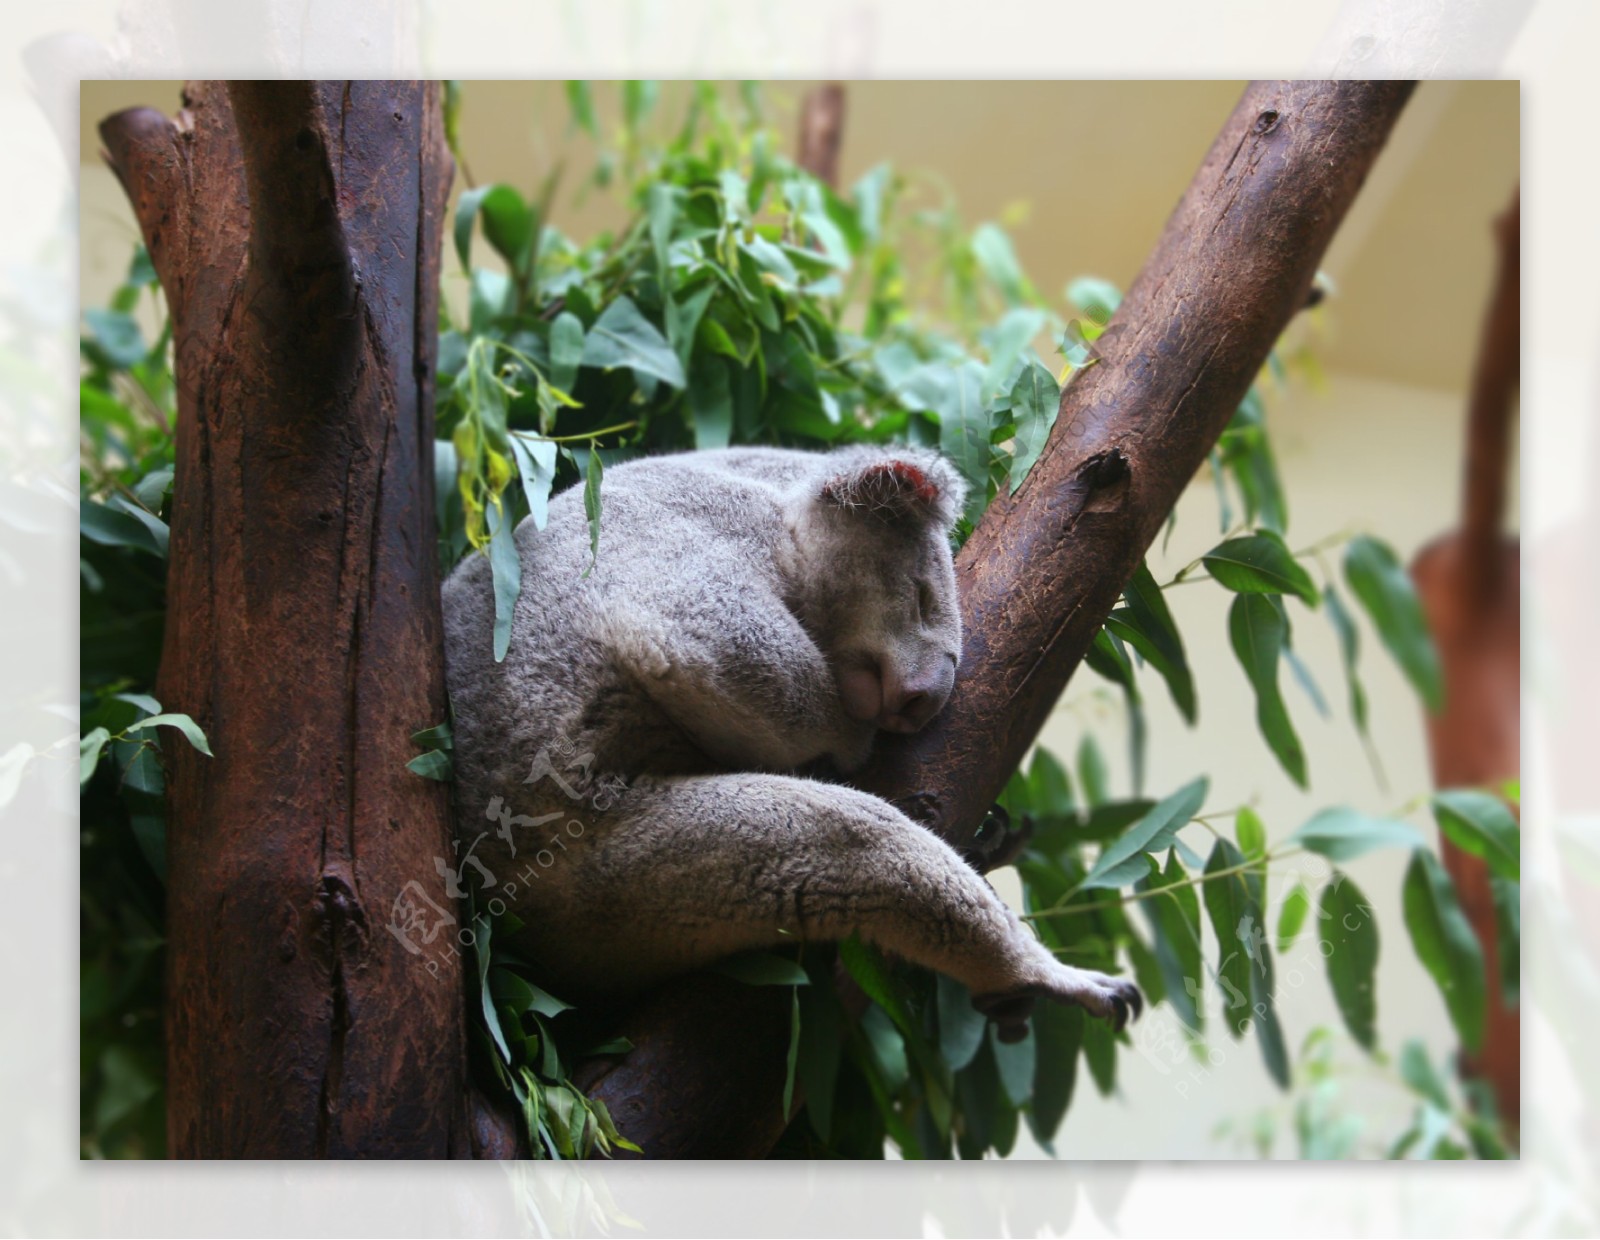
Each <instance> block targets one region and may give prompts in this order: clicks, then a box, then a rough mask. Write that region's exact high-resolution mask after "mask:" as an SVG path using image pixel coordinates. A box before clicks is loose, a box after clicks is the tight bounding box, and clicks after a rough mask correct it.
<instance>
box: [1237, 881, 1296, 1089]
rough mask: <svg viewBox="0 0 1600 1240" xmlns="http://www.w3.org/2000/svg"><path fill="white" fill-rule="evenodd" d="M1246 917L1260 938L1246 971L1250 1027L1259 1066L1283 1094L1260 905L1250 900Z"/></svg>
mask: <svg viewBox="0 0 1600 1240" xmlns="http://www.w3.org/2000/svg"><path fill="white" fill-rule="evenodd" d="M1247 885H1248V884H1247ZM1249 913H1250V916H1251V917H1253V918H1254V920H1255V921H1256V923H1257V927H1258V928H1257V930H1256V933H1258V934H1260V935H1261V938H1260V940H1259V941H1258V943H1257V944H1256V955H1255V959H1254V960H1253V961H1252V962H1251V968H1250V1004H1251V1007H1252V1008H1253V1010H1254V1013H1255V1020H1254V1022H1253V1023H1254V1024H1255V1027H1256V1045H1257V1046H1258V1047H1259V1048H1260V1050H1261V1061H1262V1063H1264V1064H1266V1066H1267V1075H1268V1076H1270V1077H1271V1078H1272V1079H1273V1080H1274V1081H1275V1082H1277V1085H1278V1088H1279V1089H1283V1090H1287V1089H1288V1088H1289V1082H1290V1073H1289V1050H1288V1047H1287V1046H1286V1045H1285V1044H1284V1037H1283V1025H1282V1023H1281V1022H1280V1021H1279V1019H1278V992H1277V981H1276V977H1275V971H1274V967H1273V962H1272V948H1271V947H1270V946H1269V945H1268V944H1267V941H1266V935H1265V927H1261V926H1260V925H1259V923H1260V921H1261V907H1260V904H1259V903H1258V902H1256V901H1254V900H1252V901H1251V903H1250V905H1249Z"/></svg>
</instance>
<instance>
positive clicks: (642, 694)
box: [444, 448, 1139, 1036]
mask: <svg viewBox="0 0 1600 1240" xmlns="http://www.w3.org/2000/svg"><path fill="white" fill-rule="evenodd" d="M962 494H963V485H962V482H961V480H960V478H959V476H958V475H957V474H956V473H955V471H954V470H953V469H952V468H951V467H950V465H949V464H948V463H947V462H945V461H944V460H942V459H941V458H939V457H938V456H936V455H934V454H932V453H929V452H923V451H919V450H916V449H893V450H886V449H876V448H849V449H844V450H841V451H838V452H834V453H829V454H814V453H805V452H796V451H786V450H780V449H765V448H743V449H730V450H726V451H720V452H700V453H690V454H687V455H682V456H671V457H655V458H649V459H645V460H640V461H634V462H630V463H628V464H625V465H620V466H617V467H615V468H613V469H611V470H609V471H607V473H606V475H605V480H604V484H603V487H602V495H603V499H604V514H603V519H602V521H601V533H600V546H599V555H598V558H597V561H596V563H595V567H594V569H593V571H592V572H591V573H590V575H589V576H588V577H587V578H585V577H584V576H583V572H584V569H585V568H586V567H587V566H588V564H589V559H590V551H589V530H588V526H587V521H586V518H585V515H584V512H583V506H582V498H581V493H580V490H579V489H577V488H575V489H573V490H570V491H567V492H565V493H563V494H562V495H559V496H557V497H556V498H555V499H554V500H552V501H551V504H550V512H549V521H548V524H547V526H546V528H545V529H543V530H537V529H535V528H534V526H533V524H532V522H531V521H524V522H523V523H522V525H521V526H520V527H519V528H518V529H517V532H516V542H517V548H518V553H519V555H520V557H521V563H522V593H521V597H520V598H519V600H518V602H517V605H516V611H515V613H514V617H513V624H512V632H511V644H510V649H509V651H508V653H507V655H506V658H505V660H504V662H503V663H499V664H497V663H495V661H494V656H493V650H492V631H493V627H494V599H493V587H492V581H491V575H490V570H489V564H488V562H487V560H486V558H485V557H483V556H472V557H470V558H469V559H468V560H467V561H466V562H465V563H463V564H462V565H461V566H460V567H459V568H458V569H457V570H456V571H455V572H454V573H453V574H452V575H451V577H450V579H449V580H448V581H447V582H446V584H445V587H444V613H445V651H446V659H447V669H448V679H449V687H450V698H451V705H452V707H453V710H454V716H455V728H456V742H455V745H456V749H455V762H456V778H457V787H456V796H457V813H458V835H459V837H460V840H459V843H458V851H459V852H460V854H461V855H462V857H463V858H465V856H466V855H467V853H468V852H469V851H470V853H471V856H472V857H473V858H475V859H476V860H475V862H473V863H472V864H474V865H475V866H476V867H477V868H478V871H479V874H480V880H482V878H483V876H485V875H487V876H492V877H493V878H494V880H495V887H494V888H487V889H486V890H485V893H484V894H485V897H492V896H495V895H497V894H498V895H499V896H500V897H501V898H503V899H505V900H506V903H507V906H508V907H510V908H511V909H512V910H513V911H514V912H516V914H517V915H518V917H519V918H520V919H521V921H522V922H523V923H524V927H525V928H524V929H523V930H522V931H521V934H520V937H519V940H518V943H517V946H518V948H519V949H520V950H521V951H522V952H524V953H526V954H527V955H528V956H529V957H530V958H531V959H532V960H533V961H534V962H535V963H536V965H537V966H538V968H539V969H540V971H541V975H542V976H543V977H545V978H547V979H548V981H549V984H550V986H551V987H552V988H553V989H554V990H555V991H556V992H557V993H560V994H566V995H572V996H577V997H583V996H588V995H597V994H605V993H618V992H627V991H631V990H634V989H638V988H641V987H644V986H648V985H650V984H652V983H655V982H657V981H660V980H662V979H664V978H667V977H670V976H672V975H673V974H676V973H680V972H683V971H686V970H689V969H693V968H695V967H698V966H702V965H706V964H708V963H711V962H712V961H714V960H716V959H718V958H719V957H722V956H726V955H728V954H730V953H733V952H736V951H741V950H745V949H751V948H769V947H775V946H779V945H782V944H785V943H794V942H796V941H798V940H802V939H813V940H827V939H837V938H841V937H844V936H846V935H848V934H851V933H860V934H861V935H862V936H863V937H864V938H866V939H868V940H869V941H872V942H875V943H877V944H879V945H880V946H882V947H884V948H885V949H887V950H889V951H891V952H894V953H895V954H897V955H900V956H902V957H905V958H906V959H909V960H912V961H915V962H917V963H919V964H922V965H926V966H927V967H929V968H933V969H937V970H939V971H941V972H943V973H946V974H948V975H949V976H951V977H953V978H955V979H957V980H958V981H960V982H962V983H964V984H965V985H966V986H967V987H968V988H970V990H971V991H972V993H973V994H974V995H975V996H977V1002H978V1004H979V1006H980V1007H981V1008H983V1009H984V1010H985V1011H987V1012H988V1013H989V1014H990V1015H991V1016H993V1018H994V1019H996V1020H997V1021H1000V1022H1001V1023H1002V1026H1003V1031H1004V1032H1005V1033H1007V1035H1008V1036H1015V1035H1017V1034H1018V1033H1019V1032H1020V1028H1021V1021H1022V1020H1023V1019H1025V1017H1026V1012H1027V1007H1028V997H1029V996H1032V995H1048V996H1050V997H1053V998H1055V999H1058V1000H1061V1001H1064V1002H1072V1003H1079V1004H1081V1005H1083V1006H1084V1007H1086V1008H1087V1009H1089V1010H1090V1011H1091V1012H1094V1013H1096V1014H1097V1015H1101V1016H1106V1017H1109V1018H1111V1019H1112V1020H1113V1021H1114V1022H1115V1023H1117V1024H1118V1025H1120V1024H1121V1023H1122V1022H1123V1021H1124V1020H1125V1019H1126V1017H1127V1015H1128V1012H1129V1010H1130V1009H1131V1010H1133V1011H1135V1012H1136V1011H1137V1009H1138V1003H1139V1000H1138V993H1137V991H1136V990H1134V988H1133V987H1131V986H1130V985H1129V984H1128V983H1127V982H1124V981H1121V980H1119V979H1115V978H1110V977H1106V976H1104V975H1102V974H1099V973H1092V972H1087V971H1085V970H1081V969H1074V968H1071V967H1069V966H1066V965H1063V964H1061V963H1060V962H1059V961H1057V960H1056V959H1055V958H1054V957H1053V956H1052V955H1051V953H1050V952H1049V950H1048V949H1046V948H1045V947H1044V946H1043V945H1042V944H1041V943H1040V942H1039V941H1038V939H1037V938H1036V937H1035V936H1034V935H1033V934H1032V933H1031V932H1030V931H1029V930H1027V929H1026V928H1025V927H1024V926H1023V925H1022V923H1021V922H1020V921H1018V919H1017V918H1016V916H1015V915H1014V914H1012V913H1011V911H1010V910H1009V909H1007V908H1006V907H1005V905H1004V904H1003V903H1002V901H1001V900H1000V899H999V898H998V897H997V896H996V895H995V893H994V891H993V889H992V888H991V887H990V886H989V885H988V883H987V882H985V881H984V880H983V879H982V878H981V877H980V876H979V875H977V874H976V873H974V872H973V871H972V870H971V869H970V868H969V867H968V866H967V865H966V864H965V863H964V862H963V860H962V858H961V857H960V856H959V855H958V854H957V853H956V852H955V851H954V850H953V849H951V848H950V847H949V846H948V845H946V844H945V843H944V842H943V841H941V840H940V839H938V838H937V837H935V836H934V835H933V834H932V833H930V832H928V831H926V830H925V829H923V828H922V827H920V826H918V825H917V824H916V823H914V822H913V821H911V820H910V819H909V818H907V817H906V816H905V815H904V814H902V813H900V811H898V810H897V809H895V808H894V807H893V806H891V805H889V804H888V803H887V802H885V801H883V800H880V799H878V798H876V797H872V796H868V795H867V794H865V793H862V792H858V791H855V790H854V789H850V788H846V787H842V786H839V785H837V784H834V783H828V782H823V781H822V780H819V779H815V778H809V777H806V776H804V775H797V774H795V772H797V771H801V770H804V769H807V768H812V769H816V768H817V767H818V766H831V767H833V768H835V769H837V770H840V771H849V770H851V769H854V768H855V767H857V766H859V765H860V764H861V763H862V762H863V761H864V760H865V759H866V757H867V754H868V752H869V750H870V747H871V744H872V738H873V735H874V734H875V732H876V731H877V730H878V728H879V727H893V728H895V729H896V730H900V731H911V730H914V729H915V728H916V727H918V726H921V725H922V724H924V723H926V721H927V718H928V717H930V716H931V715H932V713H934V712H935V711H937V709H938V708H939V707H940V706H942V705H943V702H944V700H945V698H946V697H947V696H948V694H949V690H950V686H951V683H952V682H953V678H954V672H955V668H956V665H957V662H958V660H959V655H960V649H961V629H960V619H959V615H958V612H957V606H956V587H955V574H954V570H953V566H952V562H951V556H950V549H949V531H950V527H951V525H952V524H953V522H954V520H955V518H956V516H957V515H958V514H959V512H960V511H961V501H962ZM874 712H876V713H874ZM541 754H542V755H543V756H544V757H543V764H542V765H539V766H537V767H536V763H539V762H540V755H541ZM552 772H553V773H552ZM533 775H537V776H538V777H537V778H534V779H533V781H532V782H529V781H530V776H533ZM557 776H559V777H560V779H559V780H558V779H557V778H556V777H557ZM562 781H564V782H562ZM622 781H626V782H625V786H619V785H621V784H622ZM463 868H466V867H465V866H463Z"/></svg>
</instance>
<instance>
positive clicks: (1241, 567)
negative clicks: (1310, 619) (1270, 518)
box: [1202, 530, 1321, 607]
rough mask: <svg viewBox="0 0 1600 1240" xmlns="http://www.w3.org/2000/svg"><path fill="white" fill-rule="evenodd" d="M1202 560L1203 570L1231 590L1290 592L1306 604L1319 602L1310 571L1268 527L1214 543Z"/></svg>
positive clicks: (1259, 592)
mask: <svg viewBox="0 0 1600 1240" xmlns="http://www.w3.org/2000/svg"><path fill="white" fill-rule="evenodd" d="M1202 561H1203V563H1204V564H1205V566H1206V571H1207V572H1209V573H1210V574H1211V575H1212V576H1213V577H1215V578H1216V579H1217V580H1218V581H1219V582H1221V583H1222V584H1223V585H1225V586H1226V587H1227V588H1228V589H1230V590H1232V591H1234V592H1235V593H1239V594H1294V595H1297V596H1298V597H1299V598H1301V599H1302V600H1304V602H1305V603H1306V605H1307V606H1309V607H1315V606H1317V604H1318V603H1319V602H1320V601H1321V599H1320V597H1319V596H1318V593H1317V587H1316V583H1315V582H1313V581H1312V580H1311V574H1310V573H1308V572H1306V570H1305V569H1304V568H1302V567H1301V566H1300V564H1299V562H1298V561H1296V560H1295V558H1294V556H1293V554H1292V553H1291V552H1290V551H1289V548H1288V547H1287V546H1286V545H1285V543H1284V541H1283V539H1282V538H1281V537H1280V536H1279V535H1277V534H1275V533H1273V532H1271V531H1270V530H1263V531H1261V532H1259V533H1255V534H1246V535H1244V536H1242V537H1240V538H1230V539H1228V540H1227V541H1226V542H1223V543H1218V544H1217V545H1216V546H1215V547H1213V548H1212V549H1211V550H1210V551H1208V552H1206V553H1205V555H1204V556H1203V557H1202Z"/></svg>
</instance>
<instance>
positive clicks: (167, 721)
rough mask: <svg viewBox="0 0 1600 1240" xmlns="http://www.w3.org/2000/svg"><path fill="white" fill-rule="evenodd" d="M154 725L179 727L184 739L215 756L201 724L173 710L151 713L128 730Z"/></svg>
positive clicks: (210, 755) (138, 730)
mask: <svg viewBox="0 0 1600 1240" xmlns="http://www.w3.org/2000/svg"><path fill="white" fill-rule="evenodd" d="M154 727H167V728H177V729H178V731H180V732H182V733H183V737H184V739H185V740H186V741H188V742H189V744H191V745H192V746H194V747H195V748H196V749H198V750H199V751H200V752H201V753H203V754H205V756H206V757H208V758H209V757H212V756H213V755H212V753H211V746H210V745H209V744H207V743H206V734H205V733H204V732H202V731H201V730H200V725H199V724H198V723H196V722H195V721H194V720H193V719H191V718H190V717H189V716H188V715H184V714H177V713H173V712H168V713H165V714H160V715H151V716H149V717H148V718H145V719H141V720H139V722H138V723H135V724H133V725H131V726H130V727H128V728H127V729H126V730H127V731H129V732H142V731H144V729H146V728H154Z"/></svg>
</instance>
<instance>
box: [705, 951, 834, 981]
mask: <svg viewBox="0 0 1600 1240" xmlns="http://www.w3.org/2000/svg"><path fill="white" fill-rule="evenodd" d="M712 972H713V973H720V974H722V975H723V976H724V977H731V978H733V979H734V980H735V981H739V982H743V983H744V984H745V985H747V986H805V985H807V984H808V983H809V982H810V981H811V979H810V977H808V976H807V975H806V971H805V970H804V969H802V968H801V967H800V966H799V965H798V964H796V963H795V962H794V961H793V960H790V959H788V958H786V957H784V956H774V955H773V954H772V953H770V952H741V953H740V954H739V955H737V956H729V957H728V958H727V959H726V960H723V961H720V962H719V963H718V964H716V965H715V966H713V968H712Z"/></svg>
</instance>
